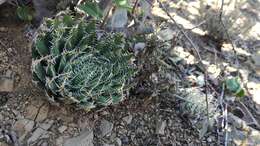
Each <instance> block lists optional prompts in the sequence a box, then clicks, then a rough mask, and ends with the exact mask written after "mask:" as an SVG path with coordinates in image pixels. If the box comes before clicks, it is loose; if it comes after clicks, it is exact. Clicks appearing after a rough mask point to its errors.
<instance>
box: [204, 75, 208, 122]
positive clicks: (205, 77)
mask: <svg viewBox="0 0 260 146" xmlns="http://www.w3.org/2000/svg"><path fill="white" fill-rule="evenodd" d="M204 82H205V93H206V98H205V100H206V108H207V122H208V123H209V101H208V72H207V71H205V73H204Z"/></svg>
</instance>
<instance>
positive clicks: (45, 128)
mask: <svg viewBox="0 0 260 146" xmlns="http://www.w3.org/2000/svg"><path fill="white" fill-rule="evenodd" d="M53 123H54V121H53V120H48V121H47V122H45V123H41V124H40V127H41V128H42V129H44V130H48V129H49V128H51V126H52V124H53Z"/></svg>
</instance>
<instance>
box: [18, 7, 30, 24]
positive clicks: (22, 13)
mask: <svg viewBox="0 0 260 146" xmlns="http://www.w3.org/2000/svg"><path fill="white" fill-rule="evenodd" d="M16 13H17V16H18V17H19V19H21V20H23V21H32V19H33V16H32V12H31V10H30V8H29V7H27V6H18V7H17V9H16Z"/></svg>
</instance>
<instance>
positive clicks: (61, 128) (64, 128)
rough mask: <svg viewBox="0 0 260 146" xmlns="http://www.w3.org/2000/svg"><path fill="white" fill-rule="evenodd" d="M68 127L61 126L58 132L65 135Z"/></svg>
mask: <svg viewBox="0 0 260 146" xmlns="http://www.w3.org/2000/svg"><path fill="white" fill-rule="evenodd" d="M67 128H68V127H67V126H64V125H63V126H60V127H59V128H58V131H59V132H60V133H63V132H64V131H65V130H66V129H67Z"/></svg>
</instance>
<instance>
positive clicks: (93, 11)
mask: <svg viewBox="0 0 260 146" xmlns="http://www.w3.org/2000/svg"><path fill="white" fill-rule="evenodd" d="M79 9H80V10H82V11H84V12H85V13H86V14H88V15H90V16H92V17H94V18H97V19H101V18H102V11H101V10H100V8H99V7H98V4H97V3H95V2H86V3H84V4H82V5H80V6H79Z"/></svg>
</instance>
